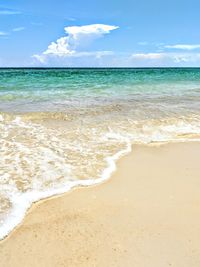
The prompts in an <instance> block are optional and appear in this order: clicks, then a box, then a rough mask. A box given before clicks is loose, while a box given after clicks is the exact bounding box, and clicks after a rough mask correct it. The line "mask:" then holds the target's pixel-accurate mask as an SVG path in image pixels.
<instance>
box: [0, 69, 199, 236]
mask: <svg viewBox="0 0 200 267" xmlns="http://www.w3.org/2000/svg"><path fill="white" fill-rule="evenodd" d="M177 141H178V142H184V141H200V69H0V147H1V149H0V158H1V161H0V238H4V237H5V236H6V235H7V234H8V233H9V232H10V231H11V230H12V229H13V228H14V227H15V226H16V225H17V224H18V223H19V222H20V221H21V220H22V219H23V217H24V215H25V212H26V210H27V209H28V208H29V207H30V205H31V204H32V203H33V202H34V201H38V200H40V199H42V198H44V197H48V196H52V195H55V194H60V193H63V192H66V191H68V190H70V189H71V188H73V187H75V186H87V185H91V184H95V183H99V182H101V181H103V180H105V179H108V178H109V177H110V175H111V173H112V172H113V171H114V170H115V167H116V166H115V162H116V160H117V159H118V158H119V157H121V156H122V155H124V154H125V153H128V152H129V151H131V148H133V150H134V144H146V145H148V144H154V143H158V142H159V143H165V142H177Z"/></svg>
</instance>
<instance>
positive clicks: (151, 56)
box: [131, 53, 166, 60]
mask: <svg viewBox="0 0 200 267" xmlns="http://www.w3.org/2000/svg"><path fill="white" fill-rule="evenodd" d="M131 57H132V58H133V59H142V60H143V59H150V60H154V59H162V58H164V57H166V54H164V53H138V54H132V56H131Z"/></svg>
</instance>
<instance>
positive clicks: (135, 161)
mask: <svg viewBox="0 0 200 267" xmlns="http://www.w3.org/2000/svg"><path fill="white" fill-rule="evenodd" d="M199 151H200V143H199V142H184V143H169V144H163V145H161V146H157V145H156V146H145V145H136V146H134V148H133V150H132V152H130V153H129V154H128V155H126V156H123V157H122V158H120V159H119V160H118V161H117V168H116V171H115V172H114V173H112V175H111V178H109V179H107V180H106V181H104V182H102V183H100V184H97V185H93V186H88V187H84V188H83V187H78V188H74V189H73V190H70V191H69V192H66V193H64V194H62V195H56V196H52V197H50V198H47V199H43V200H41V201H38V202H36V203H34V204H33V205H32V206H31V208H30V209H29V210H28V211H27V213H26V215H25V218H24V219H23V221H22V223H20V224H19V225H18V226H17V227H16V228H15V229H14V230H13V231H12V232H11V233H10V234H9V235H8V236H7V237H6V238H4V239H3V240H1V241H0V257H1V262H2V264H3V265H1V266H2V267H4V266H20V265H21V266H27V265H28V266H36V261H37V264H39V266H45V265H46V266H62V263H63V264H64V263H68V264H69V266H106V265H105V263H106V262H108V263H109V264H108V265H107V266H123V265H124V266H133V264H134V261H135V260H136V259H137V265H136V266H149V265H150V266H152V265H153V264H156V263H157V261H158V260H160V262H159V264H160V265H157V266H165V265H166V266H169V264H168V265H167V263H166V264H165V263H164V261H162V259H161V256H160V255H158V254H159V253H158V254H157V255H154V257H152V260H153V261H152V262H151V261H149V262H148V263H149V265H147V262H145V259H142V257H141V252H140V253H139V252H138V253H136V252H134V253H133V254H134V257H133V255H132V253H130V252H131V251H130V247H131V249H133V248H134V247H137V248H138V246H139V247H140V245H141V242H142V240H143V239H145V233H146V234H148V235H149V234H150V233H149V232H148V231H147V230H149V229H147V228H148V227H149V226H151V228H156V227H158V228H159V225H158V224H157V222H156V221H155V218H156V217H157V216H158V217H159V216H161V217H163V218H164V217H165V214H164V213H163V210H162V209H164V210H165V211H166V210H167V211H169V210H170V211H171V210H173V209H175V210H176V209H177V207H179V208H180V203H179V202H177V201H175V200H176V199H175V200H174V198H176V197H175V196H176V195H175V194H174V195H173V194H172V195H170V196H168V197H169V199H163V195H162V194H161V192H162V193H163V194H164V193H165V195H166V190H167V189H166V190H165V188H162V187H163V185H166V187H167V188H168V190H169V189H170V185H169V184H168V181H166V179H164V180H162V182H163V184H162V183H160V182H161V181H159V177H161V175H162V176H163V177H164V178H166V177H168V175H169V174H170V175H173V173H171V170H168V167H169V166H170V168H171V167H173V168H174V170H176V173H177V176H178V178H177V179H178V181H171V182H173V183H172V185H171V186H172V187H173V186H175V185H176V186H175V189H176V190H177V191H176V190H175V189H174V190H175V191H176V193H177V195H180V197H182V195H181V192H180V189H179V188H178V187H177V185H178V183H179V182H180V181H181V179H182V178H183V177H181V175H182V176H184V179H183V181H182V182H183V184H182V185H181V188H182V187H183V188H182V189H184V190H185V191H187V188H188V187H189V186H190V187H191V186H192V189H195V190H197V191H198V193H200V189H198V187H196V188H193V185H194V184H192V182H195V184H197V183H198V180H197V177H196V176H197V175H198V174H200V167H199V166H198V159H197V158H198V157H195V154H197V156H198V155H199V156H200V152H199ZM174 154H176V155H174ZM161 156H162V157H163V158H162V157H161ZM173 157H174V159H173ZM145 158H146V159H148V160H150V162H147V161H145V160H144V159H145ZM172 159H173V160H172ZM189 159H192V161H193V162H190V161H188V160H189ZM166 160H167V161H168V164H169V166H165V163H166V162H167V161H166ZM157 161H158V162H160V164H161V165H162V166H157V165H158V162H157ZM170 164H171V165H170ZM187 165H188V167H187V168H189V171H186V169H187V168H186V166H187ZM156 166H157V167H156ZM181 166H185V167H184V168H186V169H185V174H184V172H183V171H181V170H180V167H181ZM144 167H146V170H145V168H144ZM161 167H162V168H161ZM156 168H158V170H157V169H156ZM148 170H151V171H150V172H148ZM180 173H181V175H180ZM152 174H154V175H155V176H156V177H155V178H154V177H153V175H152ZM188 175H189V176H190V175H191V179H192V181H190V183H189V181H188V180H187V179H186V178H187V177H188ZM195 175H196V176H195ZM124 176H125V177H124ZM179 176H180V177H179ZM136 177H140V178H141V179H143V180H142V181H140V180H137V179H136ZM144 177H149V179H150V180H151V182H153V181H154V179H155V181H157V183H158V185H159V186H160V187H159V188H158V189H159V190H160V191H161V192H159V191H157V190H155V188H154V187H153V184H149V182H150V181H147V180H145V179H144ZM132 178H133V180H131V179H132ZM124 179H125V181H123V180H124ZM155 181H154V182H155ZM184 182H185V183H184ZM127 185H130V186H132V187H131V188H132V190H133V192H130V188H127ZM155 185H156V184H154V186H155ZM156 186H157V185H156ZM128 187H129V186H128ZM137 189H140V190H137ZM172 191H173V190H172ZM132 193H134V194H135V195H134V194H133V195H132ZM145 193H146V194H147V193H148V194H150V195H151V197H152V198H153V200H151V198H150V199H149V201H150V202H151V201H153V204H154V205H153V206H151V205H150V206H149V204H148V202H145V201H144V202H145V203H143V204H142V203H140V202H139V201H138V202H137V200H140V201H141V200H142V201H143V197H146V195H145ZM190 193H192V190H191V192H190ZM117 194H119V195H118V196H117ZM154 194H155V195H154ZM156 194H158V195H159V197H158V196H156ZM197 196H198V194H196V195H195V197H196V198H197ZM188 197H189V198H191V199H192V198H193V195H186V198H188ZM191 199H190V200H191ZM155 200H157V201H158V203H156V202H155ZM199 200H200V194H199V198H197V199H195V201H196V202H195V203H196V204H197V203H198V201H199ZM160 201H161V202H162V201H163V202H164V204H165V205H166V207H165V206H163V207H161V206H160V203H159V202H160ZM179 201H180V199H179ZM181 201H182V202H184V199H182V198H181ZM193 201H194V200H193ZM173 203H174V205H172V204H173ZM184 203H185V202H184ZM191 203H192V202H191ZM158 204H159V205H158ZM169 204H170V205H172V206H170V205H169ZM84 205H85V206H84ZM141 208H142V209H141ZM153 208H154V209H153ZM190 208H192V209H193V208H194V209H195V208H196V206H194V207H193V206H191V207H190ZM132 209H136V212H135V213H134V212H133V211H132ZM143 209H144V210H143ZM151 209H153V210H151ZM51 210H53V214H52V213H51ZM176 211H177V210H176ZM129 212H130V214H129ZM151 212H152V213H153V214H154V215H155V217H154V218H153V216H150V218H148V217H147V214H148V213H150V215H153V214H151ZM187 212H190V210H187ZM112 215H113V217H115V218H117V219H118V220H116V221H115V220H113V217H112ZM134 215H136V221H134V218H133V217H134ZM174 215H176V213H174ZM138 216H139V217H138ZM181 216H183V214H181ZM195 216H196V213H195ZM142 217H143V218H144V219H145V220H143V221H141V218H142ZM169 217H170V216H169ZM169 217H166V218H165V219H167V220H168V221H169V222H170V223H171V224H170V226H171V228H170V229H171V231H170V229H168V230H167V232H168V233H170V234H172V232H173V231H172V230H173V228H176V226H177V224H178V223H180V222H179V218H176V221H174V224H173V223H172V222H173V220H172V222H171V221H170V220H171V219H173V218H169ZM183 217H184V216H183ZM193 219H194V218H193ZM197 219H198V222H196V223H197V224H198V223H199V224H200V217H195V221H196V220H197ZM99 220H100V222H99ZM191 220H192V218H191ZM124 222H126V223H125V224H124ZM139 222H140V223H139ZM150 222H151V225H149V223H150ZM192 223H194V222H193V221H192ZM141 224H142V229H141ZM195 225H196V224H195ZM44 226H47V229H46V227H44ZM64 226H65V227H64ZM123 226H127V229H126V228H124V227H123ZM134 226H135V227H134ZM192 226H193V224H191V227H192ZM90 227H91V229H90ZM163 227H164V226H163ZM66 228H68V230H69V233H71V234H70V236H69V234H68V233H67V230H66ZM138 228H139V229H138ZM161 228H162V227H161ZM131 229H132V230H131ZM52 230H53V231H52ZM92 230H93V231H92ZM151 230H152V229H151ZM154 230H155V232H156V233H158V231H157V229H154ZM165 230H166V229H165ZM177 230H178V229H177ZM196 230H197V229H196ZM62 231H63V232H62ZM118 231H119V233H118ZM123 231H124V232H123ZM163 231H164V229H160V228H159V232H160V235H161V236H163V237H165V238H166V239H167V237H166V231H164V232H163ZM190 231H192V229H191V230H190ZM77 233H78V234H77ZM94 233H96V235H97V236H95V235H94ZM73 234H74V236H73ZM151 234H152V232H151ZM174 234H176V232H175V233H174ZM198 234H200V230H199V232H198ZM129 235H131V237H132V238H130V237H129ZM196 235H197V233H196ZM36 236H37V238H36ZM158 236H159V235H158ZM158 236H157V240H152V241H151V242H150V243H149V246H147V247H146V245H147V244H148V242H147V244H146V245H145V242H143V243H142V244H143V247H142V248H143V252H142V253H143V254H144V255H146V256H147V255H148V257H149V251H152V247H154V246H155V243H156V241H160V242H161V241H162V240H160V239H159V238H158ZM197 236H198V235H197ZM192 237H193V238H194V236H192ZM192 237H191V238H190V239H191V240H192ZM171 238H172V240H170V242H172V241H174V242H175V241H177V240H173V236H171ZM179 238H180V239H181V238H182V239H183V240H184V236H179ZM104 239H106V240H107V241H109V242H111V248H113V249H111V248H109V247H108V246H107V245H105V248H103V247H102V244H103V241H104ZM194 239H195V238H194ZM167 240H168V239H167ZM143 241H144V240H143ZM101 242H102V243H101ZM161 243H162V242H161ZM168 243H169V240H168ZM172 243H173V242H172ZM190 243H192V245H193V246H194V244H195V247H197V245H196V244H197V243H198V240H196V239H195V241H194V240H192V242H190ZM22 244H25V246H24V245H22ZM58 244H60V245H61V248H60V249H61V252H59V251H58V248H57V246H58ZM82 244H84V246H83V245H82ZM170 244H171V243H170ZM46 245H47V247H48V249H49V253H50V255H51V257H50V259H49V258H48V257H47V255H46V254H45V253H44V255H43V256H42V255H41V251H42V250H44V248H45V246H46ZM70 245H71V246H72V247H71V248H70ZM162 245H163V244H162ZM171 245H172V244H171ZM198 245H200V242H199V243H198ZM18 247H20V251H19V249H18ZM175 247H176V246H175ZM175 247H174V248H175ZM28 249H29V250H30V251H32V252H30V253H28ZM66 249H67V250H70V251H71V253H70V252H68V253H67V255H65V253H64V251H65V250H66ZM156 249H159V247H157V246H156ZM165 249H166V250H167V251H168V252H171V250H170V246H166V248H165ZM176 249H177V247H176ZM90 250H92V252H90ZM148 250H149V251H148ZM177 250H178V249H177ZM25 251H26V253H25ZM75 251H76V252H78V251H79V253H78V254H76V253H75ZM153 252H154V254H156V253H155V251H154V250H153ZM145 253H146V254H145ZM161 254H162V253H161ZM175 254H176V253H175ZM17 255H18V256H19V257H18V258H19V259H17V262H16V263H15V264H14V265H13V262H14V261H13V260H14V257H17ZM170 255H171V254H170ZM119 256H121V257H122V256H123V257H125V258H124V259H120V258H119ZM146 256H145V257H146ZM162 256H163V254H162ZM171 256H173V255H171ZM176 256H177V255H176ZM8 257H9V259H8ZM34 257H36V258H37V259H34ZM145 257H143V258H145ZM179 257H182V258H185V255H184V254H181V255H179ZM169 258H170V257H169ZM175 258H176V261H177V263H178V260H179V261H181V262H182V260H183V259H180V258H177V257H175ZM197 258H198V262H200V256H199V257H198V255H196V259H197ZM15 260H16V258H15ZM34 260H35V262H34ZM133 260H134V261H133ZM142 260H143V261H142ZM188 260H191V261H189V262H188ZM188 260H187V261H185V265H184V264H183V265H181V266H198V265H195V264H193V259H192V258H191V259H190V257H189V258H188ZM114 262H115V265H114ZM131 263H132V265H131ZM186 263H187V264H188V263H189V265H187V264H186ZM26 264H27V265H26ZM51 264H52V265H51ZM53 264H54V265H53ZM88 264H89V265H88ZM135 264H136V261H135ZM64 266H65V265H64ZM67 266H68V265H67ZM154 266H156V265H154ZM174 266H177V265H176V264H175V265H174Z"/></svg>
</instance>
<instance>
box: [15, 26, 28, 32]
mask: <svg viewBox="0 0 200 267" xmlns="http://www.w3.org/2000/svg"><path fill="white" fill-rule="evenodd" d="M23 30H25V27H18V28H14V29H12V31H13V32H20V31H23Z"/></svg>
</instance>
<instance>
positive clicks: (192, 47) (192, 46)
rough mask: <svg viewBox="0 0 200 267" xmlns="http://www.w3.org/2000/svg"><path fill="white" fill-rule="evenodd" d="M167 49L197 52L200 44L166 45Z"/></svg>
mask: <svg viewBox="0 0 200 267" xmlns="http://www.w3.org/2000/svg"><path fill="white" fill-rule="evenodd" d="M165 48H169V49H181V50H195V49H199V48H200V44H175V45H165Z"/></svg>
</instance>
